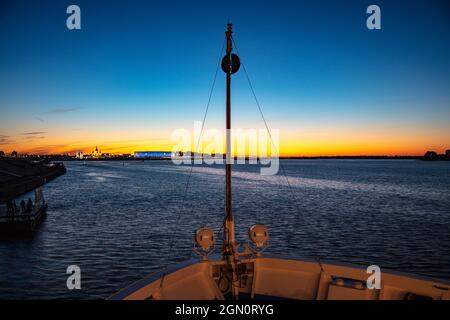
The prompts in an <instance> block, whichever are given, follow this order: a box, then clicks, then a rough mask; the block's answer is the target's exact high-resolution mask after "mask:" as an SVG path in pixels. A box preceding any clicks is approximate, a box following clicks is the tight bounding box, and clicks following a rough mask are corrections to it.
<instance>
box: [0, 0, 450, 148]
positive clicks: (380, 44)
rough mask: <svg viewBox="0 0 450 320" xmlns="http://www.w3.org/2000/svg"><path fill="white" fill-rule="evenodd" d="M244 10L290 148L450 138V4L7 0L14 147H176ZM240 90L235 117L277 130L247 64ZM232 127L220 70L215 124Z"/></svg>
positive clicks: (247, 34)
mask: <svg viewBox="0 0 450 320" xmlns="http://www.w3.org/2000/svg"><path fill="white" fill-rule="evenodd" d="M70 4H77V5H79V6H80V8H81V27H82V29H81V30H68V29H67V28H66V19H67V17H68V14H66V8H67V6H68V5H70ZM370 4H378V5H379V6H380V7H381V12H382V29H381V30H375V31H370V30H368V29H367V28H366V19H367V17H368V15H367V14H366V8H367V6H368V5H370ZM228 19H230V20H231V21H232V22H233V25H234V31H235V33H234V37H235V41H236V43H237V45H238V49H239V53H240V57H241V60H242V61H243V63H244V64H245V66H246V69H247V71H248V72H249V75H250V77H251V79H252V83H253V86H254V89H255V92H256V95H257V96H258V99H259V101H260V104H261V107H262V109H263V111H264V113H265V117H266V120H267V122H268V124H269V126H270V127H271V128H273V129H279V130H280V148H281V154H282V155H385V154H387V155H422V154H423V153H424V152H425V151H427V150H436V151H438V152H443V151H444V150H445V149H450V4H449V2H448V1H445V0H443V1H438V0H436V1H424V0H419V1H400V0H395V1H344V0H340V1H338V0H335V1H331V0H329V1H325V0H320V1H312V0H311V1H227V2H226V5H225V3H224V2H223V1H162V0H161V1H156V0H154V1H94V0H90V1H24V0H15V1H2V2H1V3H0V38H1V41H0V52H1V56H0V150H3V151H5V152H11V151H12V150H17V151H18V152H22V153H25V152H27V153H39V154H46V153H67V152H69V153H74V152H76V151H84V152H88V151H92V150H93V149H95V147H96V146H98V147H99V148H100V149H101V150H102V151H103V152H111V153H132V152H133V151H138V150H171V149H172V146H173V145H174V144H175V142H173V141H172V140H171V134H172V132H173V131H174V130H176V129H179V128H185V129H187V130H193V127H194V121H201V120H202V119H203V114H204V110H205V107H206V103H207V101H208V95H209V90H210V88H211V84H212V80H213V77H214V73H215V70H216V66H217V62H218V58H219V52H220V49H221V47H222V44H223V37H224V31H225V28H226V23H227V21H228ZM232 95H233V99H232V125H233V127H237V128H244V129H245V128H254V129H260V128H261V129H262V128H264V123H263V121H262V120H261V117H260V115H259V112H258V108H257V106H256V104H255V102H254V100H253V96H252V93H251V91H250V89H249V86H248V84H247V81H246V78H245V74H244V72H243V70H242V68H241V70H240V71H239V72H238V73H237V74H236V75H234V76H233V84H232ZM224 125H225V76H224V73H223V72H221V71H220V72H219V74H218V78H217V84H216V88H215V91H214V95H213V97H212V101H211V106H210V110H209V114H208V117H207V119H206V125H205V126H206V128H217V129H222V128H223V127H224Z"/></svg>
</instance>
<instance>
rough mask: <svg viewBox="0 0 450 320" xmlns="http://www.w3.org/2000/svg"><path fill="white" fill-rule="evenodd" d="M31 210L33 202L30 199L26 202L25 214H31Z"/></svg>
mask: <svg viewBox="0 0 450 320" xmlns="http://www.w3.org/2000/svg"><path fill="white" fill-rule="evenodd" d="M32 210H33V202H32V201H31V198H28V201H27V212H31V211H32Z"/></svg>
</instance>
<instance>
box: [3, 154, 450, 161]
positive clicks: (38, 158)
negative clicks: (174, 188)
mask: <svg viewBox="0 0 450 320" xmlns="http://www.w3.org/2000/svg"><path fill="white" fill-rule="evenodd" d="M2 159H5V160H7V159H9V160H11V159H28V160H34V161H42V160H47V161H78V162H85V161H90V162H91V161H92V162H96V161H155V160H172V159H171V158H167V157H163V158H133V157H120V156H117V157H112V158H98V159H94V158H87V159H78V158H74V157H68V156H60V155H48V156H45V155H44V156H29V157H23V158H22V157H19V158H12V157H0V160H2ZM180 159H181V158H180ZM234 159H235V160H236V159H237V158H236V157H235V158H234ZM279 159H280V160H327V159H328V160H333V159H334V160H352V159H353V160H357V159H359V160H423V161H450V159H448V158H437V159H427V158H425V157H423V156H293V157H279ZM245 160H247V161H248V160H249V158H248V157H246V158H245ZM257 160H259V158H257Z"/></svg>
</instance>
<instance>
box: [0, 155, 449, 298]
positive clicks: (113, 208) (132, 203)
mask: <svg viewBox="0 0 450 320" xmlns="http://www.w3.org/2000/svg"><path fill="white" fill-rule="evenodd" d="M282 165H283V168H284V172H285V175H282V174H279V175H276V176H261V175H260V174H259V172H260V171H259V170H260V168H259V167H258V166H255V165H235V166H234V168H233V170H234V172H233V206H234V213H235V217H236V232H237V238H238V240H239V242H240V243H246V242H247V230H248V227H249V226H251V225H252V224H253V223H264V224H266V225H267V226H268V227H269V233H270V242H269V247H268V248H267V252H270V253H280V254H286V255H290V256H301V257H311V258H321V259H324V260H325V259H326V260H332V261H340V262H350V263H356V264H361V265H365V266H368V265H372V264H376V265H379V266H380V267H381V268H382V269H383V268H389V269H394V270H399V271H405V272H411V273H415V274H419V275H425V276H431V277H435V278H442V279H447V280H448V279H450V163H449V162H423V161H417V160H282ZM66 166H67V174H66V175H64V176H61V177H59V178H58V179H56V180H54V181H52V182H50V183H49V184H47V185H46V186H45V188H44V194H45V197H46V199H47V201H48V203H49V210H48V217H47V219H46V220H45V221H44V222H43V224H41V225H40V226H39V228H38V229H37V231H36V233H35V234H34V235H33V236H32V237H29V238H27V239H14V240H1V241H0V298H6V299H12V298H25V299H31V298H38V299H42V298H69V299H71V298H76V299H79V298H82V299H98V298H107V297H108V296H110V295H111V294H113V293H115V292H116V291H117V290H119V289H121V288H123V287H125V286H127V285H129V284H131V283H132V282H134V281H136V280H138V279H140V278H142V277H144V276H145V275H147V274H149V273H151V272H154V271H158V270H160V269H161V268H163V267H164V266H165V265H166V264H167V263H177V262H180V261H183V260H185V259H188V258H190V257H193V256H194V254H193V253H192V246H193V243H192V238H193V232H194V230H195V229H196V228H199V227H202V226H205V225H207V226H210V227H213V228H214V229H215V230H216V231H217V232H219V231H220V229H221V228H220V226H221V223H222V219H223V214H224V193H225V186H224V181H225V179H224V178H225V176H224V169H223V167H221V166H206V165H205V166H194V168H193V169H192V176H191V181H190V187H189V188H188V189H187V194H186V196H185V201H184V203H182V199H183V195H184V192H185V186H186V181H187V179H188V176H189V172H190V170H191V168H190V167H189V166H176V165H174V164H172V162H171V161H145V162H138V161H128V162H124V163H122V162H113V161H108V162H87V163H86V165H83V163H82V162H67V163H66ZM286 177H287V179H286ZM287 182H289V184H288V183H287ZM69 265H77V266H79V267H80V268H81V289H80V290H68V289H67V286H66V280H67V277H68V275H67V274H66V269H67V267H68V266H69Z"/></svg>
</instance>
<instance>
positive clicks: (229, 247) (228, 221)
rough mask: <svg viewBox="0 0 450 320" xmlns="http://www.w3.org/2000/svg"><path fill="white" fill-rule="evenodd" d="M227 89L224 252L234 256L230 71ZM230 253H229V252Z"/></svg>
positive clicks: (229, 32)
mask: <svg viewBox="0 0 450 320" xmlns="http://www.w3.org/2000/svg"><path fill="white" fill-rule="evenodd" d="M232 33H233V26H232V24H231V23H228V25H227V31H226V32H225V34H226V37H227V55H228V56H231V52H232V51H233V46H232V38H231V37H232ZM226 76H227V80H226V83H227V89H226V113H227V115H226V131H227V132H226V163H225V179H226V217H225V233H224V234H225V239H224V240H225V245H226V248H225V251H226V253H227V254H228V255H230V254H232V255H234V247H235V239H234V218H233V208H232V201H231V164H232V162H233V158H232V154H231V101H230V100H231V71H230V72H227V73H226ZM230 251H231V252H230Z"/></svg>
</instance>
